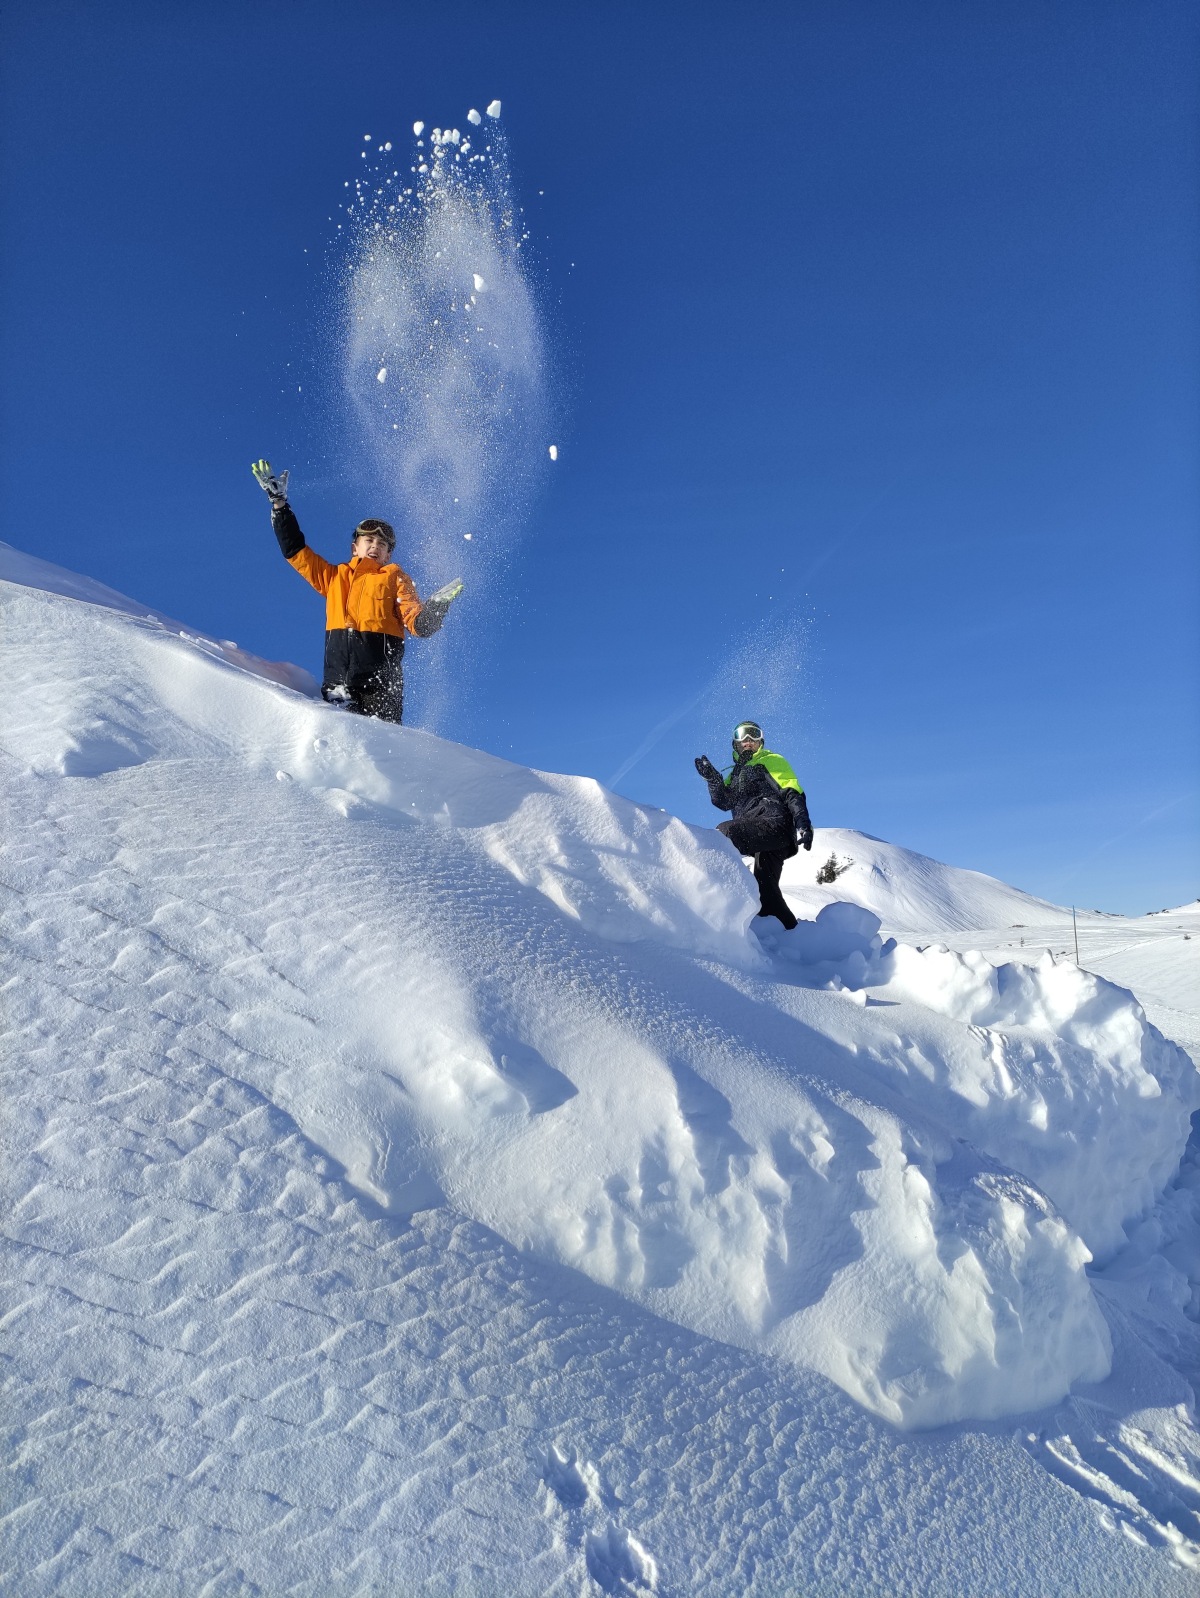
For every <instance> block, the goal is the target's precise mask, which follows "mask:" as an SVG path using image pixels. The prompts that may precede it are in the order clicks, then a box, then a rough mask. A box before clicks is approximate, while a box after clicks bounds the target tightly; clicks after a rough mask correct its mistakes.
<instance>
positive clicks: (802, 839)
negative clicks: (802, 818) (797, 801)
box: [796, 827, 813, 849]
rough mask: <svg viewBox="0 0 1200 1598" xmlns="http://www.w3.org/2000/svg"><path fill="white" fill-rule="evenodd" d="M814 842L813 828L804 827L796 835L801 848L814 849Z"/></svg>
mask: <svg viewBox="0 0 1200 1598" xmlns="http://www.w3.org/2000/svg"><path fill="white" fill-rule="evenodd" d="M812 840H813V834H812V828H811V827H804V828H802V829H801V831H799V832H798V833H797V834H796V842H797V843H798V844H799V845H800V847H801V848H802V849H811V848H812Z"/></svg>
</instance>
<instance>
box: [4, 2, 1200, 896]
mask: <svg viewBox="0 0 1200 1598" xmlns="http://www.w3.org/2000/svg"><path fill="white" fill-rule="evenodd" d="M2 28H3V34H2V38H0V45H2V54H3V85H2V86H3V109H2V112H0V115H2V118H3V122H2V132H3V155H2V159H3V184H4V187H3V207H4V212H3V221H4V231H5V238H6V246H5V251H4V256H3V266H2V272H3V280H2V285H3V317H4V370H5V377H4V390H3V392H4V413H3V462H2V470H3V478H2V495H3V499H2V509H3V515H2V525H0V537H3V538H5V539H6V540H7V541H9V542H11V543H14V544H16V545H18V546H19V547H21V548H24V549H29V550H32V551H35V552H37V553H40V554H43V555H46V556H48V557H49V558H52V559H55V560H57V561H59V562H60V563H62V564H64V565H67V566H70V567H73V568H75V569H78V570H82V571H84V572H87V573H89V574H91V575H93V576H96V577H98V578H100V579H101V580H103V581H104V582H106V583H108V584H110V585H111V586H113V587H116V588H118V589H121V590H123V591H125V592H128V593H130V594H133V595H135V596H137V597H138V598H140V599H142V600H144V601H145V602H146V603H147V605H148V606H154V607H158V608H159V609H161V610H163V611H165V612H167V613H168V614H172V615H176V616H179V617H181V618H183V619H185V620H188V621H191V622H194V623H195V624H196V625H198V626H200V627H203V628H204V629H205V630H207V631H210V632H212V633H214V634H216V635H217V636H219V637H223V638H233V639H236V640H237V641H238V642H239V643H240V644H241V645H242V646H243V647H245V648H247V649H251V650H253V651H255V652H256V653H259V654H263V655H267V656H270V657H275V658H289V659H294V660H299V661H301V662H302V663H304V664H305V665H307V666H309V667H310V668H311V669H313V670H314V671H316V670H319V661H320V640H321V631H322V614H321V606H320V602H319V601H318V600H317V599H316V597H315V596H314V595H313V594H312V593H311V592H310V591H309V590H307V589H306V588H305V587H304V585H303V584H302V583H301V582H300V580H299V579H298V578H296V577H295V576H294V574H293V573H291V572H290V571H288V569H287V568H286V567H285V566H284V565H283V563H282V561H281V560H280V557H279V554H278V551H277V550H276V548H275V545H274V542H273V539H272V538H271V535H270V531H269V527H268V524H267V519H266V514H265V508H264V504H263V500H262V496H261V495H260V494H259V492H258V490H257V489H256V488H255V486H254V484H253V482H252V480H251V478H250V475H249V472H248V469H247V468H248V463H249V461H250V460H251V459H252V458H253V457H254V456H256V455H258V454H260V453H266V454H268V455H269V456H270V457H271V459H272V460H273V461H274V462H276V464H278V465H285V464H286V465H291V466H292V468H293V471H294V475H295V484H294V494H293V498H294V501H295V503H296V506H297V509H298V511H299V512H300V513H301V519H302V522H303V523H304V525H305V528H306V531H307V532H308V534H309V537H310V540H311V542H312V543H313V544H314V545H315V546H316V547H317V548H319V549H323V550H324V551H325V552H326V553H331V554H335V555H336V554H339V553H340V551H341V549H342V548H343V545H344V542H345V539H346V536H347V531H348V528H349V527H350V526H351V525H352V524H353V522H354V521H356V520H357V519H358V518H359V517H360V516H362V515H366V514H390V515H391V519H393V520H395V521H396V522H397V523H398V524H399V525H401V526H402V525H403V507H402V506H381V505H379V504H378V503H377V502H376V501H377V498H378V496H377V495H375V496H371V495H370V494H369V491H368V485H369V483H370V475H369V473H368V472H366V471H365V470H364V471H363V472H362V474H361V477H360V476H359V474H358V463H357V462H355V461H354V460H352V459H351V460H344V459H335V457H336V456H337V455H338V452H339V451H344V450H345V448H346V445H345V443H344V440H345V438H346V436H347V435H346V429H345V426H344V417H343V416H342V414H341V407H340V400H339V394H338V385H337V374H336V373H335V372H334V371H333V370H332V367H331V354H330V351H331V343H332V335H331V331H330V330H331V328H333V326H334V325H335V324H336V320H337V315H338V308H337V305H336V282H337V272H336V268H337V247H336V244H335V243H333V242H332V237H333V231H334V230H333V228H332V226H331V224H330V222H329V221H328V218H329V217H330V216H331V215H333V214H335V209H336V206H337V205H338V203H339V202H340V200H341V199H342V197H343V184H344V182H345V181H346V179H347V178H353V177H354V176H355V175H356V173H355V163H356V162H357V161H358V159H359V156H358V152H359V149H360V147H361V142H362V136H363V134H364V133H365V132H367V131H370V132H372V133H373V134H375V135H377V136H386V137H388V138H394V139H396V140H398V141H403V140H406V139H407V138H408V137H409V129H410V127H411V124H412V122H413V120H414V119H415V118H418V117H420V118H424V119H425V120H426V121H427V122H429V123H431V124H432V123H450V122H456V123H461V121H462V118H463V115H464V113H465V110H466V108H467V107H468V106H470V105H481V104H483V103H485V102H486V101H488V100H490V99H491V98H492V97H494V96H499V97H500V98H501V99H502V100H503V103H504V124H505V126H506V129H507V133H508V138H509V142H510V150H511V157H512V163H513V168H514V174H515V183H516V189H517V194H518V198H519V199H520V200H521V201H522V202H523V203H524V205H525V208H526V217H527V222H528V225H529V228H530V232H531V235H532V238H531V249H532V251H533V259H534V261H535V263H536V277H537V283H538V293H539V298H540V302H541V306H542V312H543V317H544V321H545V326H546V331H547V338H548V341H549V347H550V349H551V351H552V355H553V367H554V387H553V396H552V402H551V414H552V416H553V417H554V425H553V431H554V433H555V435H556V436H557V439H558V442H559V443H560V445H561V458H560V460H559V462H558V463H557V466H555V467H554V468H553V469H549V468H547V470H546V471H545V473H544V491H543V492H542V494H541V497H540V498H539V499H538V501H537V503H536V506H535V508H534V510H533V512H532V514H531V516H530V519H529V523H528V527H527V529H526V533H525V536H524V538H523V539H522V541H521V542H520V544H519V545H518V546H517V548H516V551H515V553H514V556H513V558H512V560H511V562H510V564H509V567H508V572H507V579H508V583H509V584H510V585H511V591H510V593H508V594H507V595H506V604H505V607H504V614H502V615H501V614H499V613H498V611H497V607H496V606H495V605H493V606H491V607H490V608H489V607H488V606H485V605H482V604H479V603H476V604H475V605H474V606H473V605H472V603H471V596H470V595H469V594H468V595H467V596H464V599H463V601H462V603H461V609H460V610H459V611H458V612H457V613H456V614H454V615H453V616H452V618H451V622H450V623H448V625H447V628H446V630H445V632H444V633H443V634H442V636H441V637H440V638H439V639H438V640H436V641H435V642H434V643H432V644H430V645H422V646H416V647H414V649H413V651H412V655H411V657H410V665H411V670H412V671H413V672H414V673H416V672H419V671H420V670H421V656H420V655H419V653H418V649H419V648H438V649H444V650H446V651H453V650H455V649H459V648H461V649H463V650H464V659H465V658H466V656H467V654H469V655H470V657H471V662H472V671H473V676H472V687H471V692H470V695H469V696H468V702H467V703H466V704H464V705H463V706H462V707H460V711H459V715H458V719H457V722H456V724H455V725H453V726H452V727H451V728H450V729H448V730H449V731H451V733H452V734H453V735H454V736H458V737H461V738H462V739H464V741H470V742H475V743H478V744H480V745H482V746H483V747H485V748H489V749H492V750H495V751H496V752H498V753H502V754H506V755H511V756H512V757H514V758H516V759H518V760H521V761H524V762H528V763H531V764H536V765H539V766H542V767H545V768H549V769H554V770H562V771H571V772H584V773H588V774H591V775H594V776H597V777H599V778H600V779H601V780H604V779H606V778H608V777H610V776H611V775H612V774H613V773H615V772H616V771H618V770H619V769H620V768H621V767H622V765H623V764H625V763H626V762H627V760H628V758H629V757H630V755H631V754H632V753H633V752H634V751H635V750H636V749H637V747H638V746H639V745H641V744H642V743H643V742H644V741H647V735H648V734H650V733H651V732H652V730H653V729H654V728H656V727H657V726H658V725H659V724H660V723H663V722H666V723H668V725H667V726H666V728H665V730H664V731H663V732H662V734H661V736H660V737H658V739H657V741H655V742H652V743H651V746H650V747H649V748H648V749H647V752H646V753H645V754H644V755H643V756H642V757H641V758H640V759H639V760H638V761H637V763H636V764H635V765H633V766H632V767H631V768H630V769H628V770H627V771H626V772H625V774H624V775H623V776H622V778H621V780H620V782H619V783H618V786H619V788H620V790H621V791H622V792H625V793H627V794H629V795H630V796H631V797H634V798H637V799H639V800H644V801H646V802H649V803H652V804H657V805H662V806H664V807H665V808H668V809H671V810H673V811H676V812H677V813H679V814H681V815H683V816H684V817H686V818H687V819H688V820H692V821H697V822H702V823H705V824H708V823H710V822H711V821H712V820H715V819H716V818H715V815H714V813H713V812H712V811H711V810H710V809H709V807H708V805H707V800H706V796H705V793H704V789H703V786H702V785H701V783H700V782H699V779H698V778H697V777H696V776H695V773H694V772H693V770H692V765H691V760H692V756H693V755H695V754H696V753H699V752H700V751H701V750H707V752H708V753H709V754H710V755H712V756H713V757H714V758H716V759H718V760H721V759H723V758H724V757H725V754H726V750H727V748H728V737H729V730H730V723H731V721H732V720H735V719H737V718H738V717H740V716H742V715H761V716H763V717H764V719H765V720H766V723H767V730H768V734H769V741H770V742H771V743H772V744H773V745H775V746H776V747H779V748H780V749H781V750H782V751H783V752H784V753H785V754H787V755H788V756H789V757H790V758H791V759H792V760H793V763H794V764H795V766H796V767H797V769H798V771H799V773H800V775H801V779H802V781H803V782H804V783H805V786H806V787H807V789H808V792H809V797H810V804H811V809H812V813H813V816H814V819H815V820H816V821H817V823H818V824H822V823H828V824H839V825H846V826H854V827H859V828H863V829H865V830H867V831H869V832H873V833H875V834H877V835H880V836H883V837H886V838H889V839H892V840H893V841H895V842H898V843H903V844H906V845H908V846H910V847H913V848H916V849H919V850H922V851H924V852H926V853H930V854H933V855H936V856H938V857H940V858H942V859H945V860H949V861H952V862H953V863H955V864H959V865H966V866H972V867H975V868H977V869H980V870H985V871H989V872H992V873H995V874H996V875H999V876H1001V877H1004V878H1005V879H1007V880H1009V881H1011V882H1014V883H1016V884H1018V885H1019V886H1021V887H1024V888H1026V889H1029V890H1031V891H1034V892H1037V893H1042V894H1045V895H1047V896H1048V897H1051V898H1055V899H1058V900H1060V901H1064V902H1070V901H1071V900H1072V899H1074V900H1077V901H1078V902H1079V903H1081V904H1086V905H1094V906H1097V907H1100V908H1104V909H1111V910H1126V911H1140V910H1145V909H1150V908H1156V907H1158V906H1160V905H1166V904H1172V903H1177V902H1179V901H1181V900H1183V899H1189V898H1193V897H1195V896H1196V894H1197V893H1198V892H1200V828H1198V825H1197V813H1198V805H1200V798H1198V796H1200V626H1198V625H1197V618H1198V609H1200V605H1198V602H1200V557H1198V550H1197V544H1198V541H1197V526H1198V510H1200V482H1198V473H1197V453H1198V439H1200V425H1198V424H1200V414H1198V412H1200V405H1198V386H1200V385H1198V378H1197V355H1198V340H1197V331H1198V329H1197V297H1196V296H1197V288H1198V286H1200V285H1198V281H1197V279H1198V275H1200V274H1198V272H1197V254H1198V248H1197V246H1198V205H1197V198H1198V185H1197V140H1196V128H1197V117H1196V113H1197V100H1198V98H1200V96H1198V93H1197V87H1196V85H1197V73H1196V62H1197V43H1198V36H1200V13H1197V11H1196V8H1195V7H1194V6H1193V5H1190V4H1184V3H1179V4H1174V3H1162V4H1160V3H1154V0H1148V3H1147V0H1128V3H1122V4H1108V3H1105V0H1078V3H1070V0H1056V3H1053V4H1049V3H1046V0H1039V3H1023V0H992V3H988V0H982V3H977V4H957V3H954V4H951V3H947V4H923V3H918V0H891V3H877V4H876V3H861V4H860V3H853V0H838V3H834V4H828V5H813V4H806V3H804V0H791V3H787V4H784V3H782V0H779V3H771V4H755V3H748V4H745V5H742V6H738V7H731V6H728V5H725V4H722V5H716V4H706V3H690V4H680V5H668V4H655V3H653V0H649V3H641V4H636V5H611V4H609V5H568V4H566V3H561V4H557V5H519V4H517V5H514V4H499V3H492V4H488V5H477V4H456V5H454V6H452V7H451V6H442V7H438V6H429V5H416V4H361V3H359V4H356V3H354V0H347V3H341V4H333V3H324V0H322V3H303V0H300V3H294V0H293V3H288V4H273V3H250V4H214V3H204V0H197V3H194V4H190V5H188V6H179V7H174V6H163V5H161V4H152V5H151V4H144V5H143V4H134V3H127V4H123V3H120V0H114V3H109V4H102V5H97V4H88V5H74V4H58V3H55V0H36V3H34V0H14V3H12V4H10V5H8V6H7V7H6V8H5V11H4V16H3V20H2ZM539 191H544V192H539ZM289 362H290V363H291V365H290V366H289V364H288V363H289ZM297 375H300V376H302V377H303V378H304V379H306V382H305V383H304V385H303V392H302V393H301V394H297V393H296V388H297V383H296V378H297ZM306 481H307V482H308V483H309V485H310V486H309V488H308V489H306V487H305V483H306ZM360 483H361V485H362V486H361V487H360V486H359V484H360ZM401 553H402V551H401ZM434 575H437V576H438V577H443V576H447V575H451V574H450V573H438V574H434ZM468 635H469V646H468ZM30 647H31V648H35V647H36V641H35V640H31V642H30ZM747 650H749V652H750V654H751V656H753V655H754V654H755V652H757V654H758V656H759V668H760V669H763V667H764V661H763V658H762V657H764V656H768V657H770V658H769V659H768V660H767V661H766V662H765V665H766V666H767V667H770V668H771V669H774V668H775V667H778V668H779V672H781V673H782V676H779V672H777V676H778V678H779V680H780V681H783V682H785V683H788V684H791V683H794V684H795V685H796V687H795V691H794V692H793V691H792V690H791V688H790V687H789V688H788V690H787V693H786V695H785V696H784V697H783V698H777V699H776V700H775V701H774V703H773V704H772V706H770V707H769V708H770V709H771V712H772V715H773V716H774V720H773V721H772V719H771V717H770V716H768V714H767V710H765V709H763V707H762V706H760V705H758V704H756V703H744V704H743V703H742V702H741V696H740V694H739V691H738V685H737V684H736V683H734V682H733V681H732V675H733V674H735V673H736V671H737V667H736V665H735V664H734V662H735V661H736V658H737V656H738V655H739V652H740V653H741V654H742V656H743V658H744V657H745V655H746V652H747ZM714 683H715V684H716V689H715V691H713V692H709V693H708V694H707V695H705V696H704V697H703V698H702V699H701V700H700V702H699V703H698V704H695V705H693V707H692V709H691V710H687V709H684V708H683V707H686V706H687V705H688V704H689V703H690V702H691V701H693V700H694V699H695V698H696V696H697V695H699V694H701V692H702V690H704V689H705V685H706V684H709V685H712V684H714ZM681 710H682V714H680V715H679V717H678V719H677V720H674V721H672V720H671V718H672V717H673V716H675V715H676V714H677V713H678V712H680V711H681Z"/></svg>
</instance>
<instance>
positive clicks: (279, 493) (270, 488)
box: [250, 460, 415, 598]
mask: <svg viewBox="0 0 1200 1598" xmlns="http://www.w3.org/2000/svg"><path fill="white" fill-rule="evenodd" d="M250 470H251V471H252V472H253V473H254V480H255V482H256V483H257V484H258V486H259V487H260V488H261V489H262V490H263V492H264V493H265V494H266V496H267V498H268V499H269V500H270V501H271V530H272V531H273V532H274V534H275V537H276V540H277V541H278V544H279V550H280V553H281V554H282V556H283V558H284V560H286V561H287V563H288V565H289V566H294V567H295V569H296V570H297V571H298V572H299V573H300V575H301V577H303V578H304V580H305V582H309V583H311V584H312V586H313V587H314V588H315V589H316V591H317V592H318V594H327V593H328V592H329V585H330V583H331V582H332V581H333V575H334V572H335V571H336V570H337V567H336V566H331V565H330V563H329V562H328V561H327V560H323V559H322V557H321V556H320V555H318V554H317V552H316V551H315V550H313V549H309V547H308V545H307V544H306V543H305V542H304V534H303V533H302V532H301V531H300V523H299V522H298V521H297V520H296V513H295V511H294V510H293V509H292V507H291V506H290V505H289V504H288V498H287V485H288V474H287V472H280V473H279V474H278V475H276V474H275V473H274V472H273V471H272V470H271V463H270V462H269V461H265V460H258V461H255V462H254V464H253V466H251V468H250ZM414 598H415V595H414Z"/></svg>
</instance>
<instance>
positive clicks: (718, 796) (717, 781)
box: [704, 771, 733, 810]
mask: <svg viewBox="0 0 1200 1598" xmlns="http://www.w3.org/2000/svg"><path fill="white" fill-rule="evenodd" d="M704 780H705V782H707V784H708V797H709V798H710V799H711V800H712V802H713V804H715V805H716V807H717V809H718V810H732V809H733V798H732V796H731V794H730V792H729V789H728V787H727V786H726V784H725V779H724V777H723V776H722V775H721V773H720V772H719V771H717V772H714V773H713V775H712V776H711V777H706V778H705V779H704Z"/></svg>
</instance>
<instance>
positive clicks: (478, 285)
mask: <svg viewBox="0 0 1200 1598" xmlns="http://www.w3.org/2000/svg"><path fill="white" fill-rule="evenodd" d="M471 277H472V280H473V281H474V284H475V292H476V294H482V293H483V291H484V289H485V288H487V284H486V283H485V282H484V281H483V279H482V278H481V277H480V275H479V273H478V272H472V273H471Z"/></svg>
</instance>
